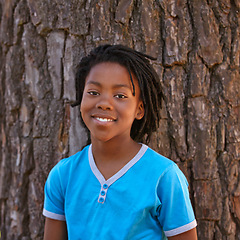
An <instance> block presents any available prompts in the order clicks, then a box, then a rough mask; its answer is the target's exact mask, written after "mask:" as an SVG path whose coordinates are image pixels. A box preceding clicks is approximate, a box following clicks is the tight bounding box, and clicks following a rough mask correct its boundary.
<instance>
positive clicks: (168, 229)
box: [157, 164, 197, 237]
mask: <svg viewBox="0 0 240 240" xmlns="http://www.w3.org/2000/svg"><path fill="white" fill-rule="evenodd" d="M157 194H158V197H159V200H160V202H161V206H160V208H159V212H158V220H159V222H160V224H161V226H162V228H163V231H164V233H165V235H166V236H167V237H171V236H175V235H178V234H180V233H183V232H186V231H189V230H191V229H193V228H195V227H196V226H197V223H196V220H195V216H194V212H193V208H192V205H191V201H190V198H189V191H188V183H187V179H186V177H185V176H184V174H183V173H182V172H181V170H180V169H179V168H178V166H177V165H176V164H174V165H172V166H171V167H169V168H168V169H167V170H166V171H165V173H164V174H163V175H162V176H161V177H160V179H159V184H158V188H157Z"/></svg>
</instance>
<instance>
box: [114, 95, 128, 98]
mask: <svg viewBox="0 0 240 240" xmlns="http://www.w3.org/2000/svg"><path fill="white" fill-rule="evenodd" d="M115 97H116V98H120V99H124V98H127V96H126V95H124V94H116V95H115Z"/></svg>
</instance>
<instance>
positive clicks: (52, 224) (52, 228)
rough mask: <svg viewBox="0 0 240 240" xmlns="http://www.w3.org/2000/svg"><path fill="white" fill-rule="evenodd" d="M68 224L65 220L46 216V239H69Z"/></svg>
mask: <svg viewBox="0 0 240 240" xmlns="http://www.w3.org/2000/svg"><path fill="white" fill-rule="evenodd" d="M67 239H68V237H67V225H66V222H65V221H59V220H54V219H50V218H46V221H45V229H44V240H67Z"/></svg>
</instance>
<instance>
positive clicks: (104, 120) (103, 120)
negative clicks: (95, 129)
mask: <svg viewBox="0 0 240 240" xmlns="http://www.w3.org/2000/svg"><path fill="white" fill-rule="evenodd" d="M95 119H97V120H98V121H100V122H113V121H114V120H113V119H109V118H100V117H95Z"/></svg>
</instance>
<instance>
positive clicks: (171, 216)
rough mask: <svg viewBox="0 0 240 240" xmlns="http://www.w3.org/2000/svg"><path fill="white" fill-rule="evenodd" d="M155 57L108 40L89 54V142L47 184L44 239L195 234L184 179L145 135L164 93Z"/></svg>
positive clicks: (85, 114)
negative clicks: (152, 64)
mask: <svg viewBox="0 0 240 240" xmlns="http://www.w3.org/2000/svg"><path fill="white" fill-rule="evenodd" d="M148 59H152V58H151V57H150V56H147V55H145V54H142V53H140V52H137V51H134V50H132V49H130V48H128V47H125V46H122V45H103V46H99V47H97V48H96V49H94V50H93V51H92V52H91V53H90V54H89V55H88V56H87V57H84V58H83V59H82V60H81V62H80V64H79V66H78V71H77V74H76V94H77V95H76V98H77V100H76V102H75V104H74V106H77V105H80V111H81V117H82V120H83V123H84V126H85V127H86V128H87V129H88V130H89V137H90V140H91V144H90V145H88V146H86V147H85V148H84V149H83V150H82V151H80V152H78V153H76V154H75V155H73V156H71V157H69V158H66V159H63V160H62V161H60V162H59V163H58V164H57V165H56V166H55V167H54V168H53V169H52V171H51V172H50V174H49V177H48V179H47V182H46V185H45V203H44V210H43V214H44V216H46V223H45V234H44V239H45V240H49V239H51V240H55V239H58V240H59V239H71V240H77V239H81V240H96V239H99V240H115V239H116V240H140V239H146V240H148V239H149V240H155V239H156V240H160V239H176V240H179V239H184V240H196V239H197V235H196V220H195V217H194V213H193V210H192V206H191V203H190V199H189V193H188V187H187V181H186V178H185V177H184V175H183V173H182V172H181V171H180V170H179V168H178V167H177V165H176V164H175V163H174V162H172V161H171V160H168V159H167V158H165V157H163V156H161V155H159V154H158V153H156V152H154V151H153V150H152V149H150V148H148V147H147V146H146V145H145V144H143V143H142V142H145V143H146V142H148V141H149V137H150V136H151V133H152V132H153V131H155V130H156V129H157V128H158V123H159V119H160V115H159V112H160V108H161V98H162V93H161V89H160V85H159V79H158V76H157V74H156V72H155V71H154V69H153V67H152V66H151V64H150V62H149V60H148Z"/></svg>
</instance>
